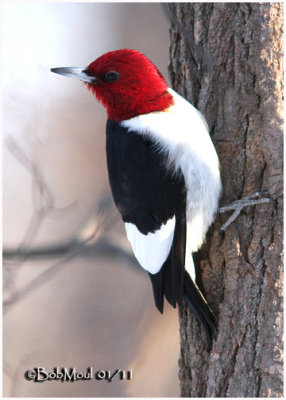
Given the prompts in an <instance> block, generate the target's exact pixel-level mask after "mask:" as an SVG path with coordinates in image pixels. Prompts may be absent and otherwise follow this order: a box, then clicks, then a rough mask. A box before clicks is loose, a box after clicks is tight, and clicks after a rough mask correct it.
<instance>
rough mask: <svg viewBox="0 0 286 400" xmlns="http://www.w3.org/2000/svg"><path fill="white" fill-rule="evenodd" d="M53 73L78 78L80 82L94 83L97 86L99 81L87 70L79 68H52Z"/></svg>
mask: <svg viewBox="0 0 286 400" xmlns="http://www.w3.org/2000/svg"><path fill="white" fill-rule="evenodd" d="M51 71H52V72H55V73H56V74H60V75H64V76H69V77H70V78H76V79H79V80H80V81H83V82H87V83H92V84H93V85H96V84H97V82H98V79H97V78H96V76H94V75H90V74H89V72H88V69H87V68H78V67H62V68H51Z"/></svg>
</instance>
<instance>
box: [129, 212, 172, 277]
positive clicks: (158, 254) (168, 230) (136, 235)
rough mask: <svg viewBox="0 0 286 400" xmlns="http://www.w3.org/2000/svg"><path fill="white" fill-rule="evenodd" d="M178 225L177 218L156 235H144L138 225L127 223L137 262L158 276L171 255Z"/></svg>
mask: <svg viewBox="0 0 286 400" xmlns="http://www.w3.org/2000/svg"><path fill="white" fill-rule="evenodd" d="M175 225H176V218H175V216H174V217H173V218H171V219H169V220H168V221H167V222H166V224H164V225H162V226H161V228H160V229H158V230H157V231H156V232H154V233H148V234H147V235H144V234H143V233H141V232H140V231H139V230H138V229H137V227H136V225H134V224H132V223H130V222H126V223H125V229H126V234H127V238H128V240H129V242H130V243H131V246H132V249H133V252H134V254H135V257H136V258H137V261H138V262H139V264H140V265H141V267H143V268H144V269H146V271H148V272H150V274H156V273H157V272H159V271H160V269H161V267H162V265H163V264H164V262H165V261H166V260H167V258H168V255H169V253H170V250H171V247H172V243H173V238H174V231H175Z"/></svg>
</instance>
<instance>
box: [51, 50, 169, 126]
mask: <svg viewBox="0 0 286 400" xmlns="http://www.w3.org/2000/svg"><path fill="white" fill-rule="evenodd" d="M52 71H53V72H56V73H59V74H62V75H66V76H71V77H75V78H79V79H80V80H82V81H84V82H85V83H86V85H87V86H88V88H89V89H90V90H91V91H92V93H93V94H95V96H96V97H97V99H98V100H99V101H101V102H102V104H103V105H104V107H105V108H106V110H107V115H108V118H109V119H113V120H115V121H122V120H125V119H129V118H132V117H135V116H137V115H141V114H147V113H150V112H153V111H163V110H165V109H167V108H168V107H169V106H170V105H171V104H172V102H173V99H172V96H171V94H169V93H168V92H167V89H168V86H167V84H166V81H165V79H164V78H163V76H162V75H161V73H160V72H159V71H158V69H157V67H156V66H155V65H154V64H153V63H152V62H151V61H150V60H149V59H148V58H147V57H146V56H144V54H142V53H139V52H138V51H136V50H128V49H123V50H115V51H110V52H108V53H106V54H103V55H102V56H101V57H99V58H97V59H96V60H95V61H93V62H92V63H91V64H89V66H88V67H87V68H53V69H52Z"/></svg>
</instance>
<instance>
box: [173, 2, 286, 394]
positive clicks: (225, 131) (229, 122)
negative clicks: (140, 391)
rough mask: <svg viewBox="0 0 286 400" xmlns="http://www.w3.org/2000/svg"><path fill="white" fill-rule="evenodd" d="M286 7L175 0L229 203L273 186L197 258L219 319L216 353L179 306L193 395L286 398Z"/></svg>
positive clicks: (191, 85) (181, 86)
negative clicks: (285, 337)
mask: <svg viewBox="0 0 286 400" xmlns="http://www.w3.org/2000/svg"><path fill="white" fill-rule="evenodd" d="M282 7H283V4H282V3H174V4H169V5H168V8H169V13H170V16H171V21H172V27H171V50H170V52H171V65H170V72H171V79H172V83H173V87H174V88H175V89H176V90H177V91H178V92H179V93H181V94H182V95H183V96H185V97H186V98H188V99H189V100H190V101H191V102H192V103H193V104H194V105H195V106H196V107H198V108H199V109H200V111H201V112H202V113H203V114H204V115H205V117H206V119H207V121H208V123H209V127H210V133H211V136H212V139H213V141H214V144H215V146H216V149H217V152H218V154H219V158H220V162H221V176H222V181H223V195H222V198H221V204H223V205H224V204H229V203H231V202H232V201H234V200H237V199H240V198H242V197H245V196H248V195H251V194H253V193H254V192H263V191H266V192H267V195H268V196H269V197H271V198H272V199H275V201H273V202H271V203H266V204H261V205H257V206H254V207H248V208H245V209H244V210H243V212H242V214H241V215H240V216H239V217H238V219H237V220H236V221H235V222H233V223H232V224H231V225H230V226H229V227H228V228H227V230H226V232H225V234H224V235H222V234H220V233H219V229H220V227H221V225H222V224H223V222H224V221H225V220H226V218H227V215H226V214H222V215H218V217H217V219H216V222H215V224H214V226H213V227H212V229H211V230H210V232H209V234H208V237H207V241H206V244H205V245H204V247H203V248H202V250H201V251H200V252H199V253H198V254H197V255H196V264H197V266H198V267H199V273H200V276H199V284H200V286H201V288H202V290H203V291H204V293H205V294H206V298H207V299H208V302H209V303H210V305H211V306H212V308H213V310H214V312H215V314H216V315H217V317H218V320H219V333H218V337H217V340H216V341H215V342H214V344H213V347H212V351H211V353H208V352H207V350H206V345H205V340H204V338H203V336H204V333H203V331H202V330H201V328H200V327H199V326H198V323H197V321H196V320H195V318H193V317H192V315H191V313H190V311H189V309H188V307H187V306H186V305H183V306H182V307H181V309H180V311H179V314H180V331H181V358H180V373H179V377H180V385H181V395H182V396H187V397H194V396H196V397H203V396H206V397H213V396H214V397H269V396H271V397H279V396H283V391H282V382H283V380H282V379H283V378H282V351H283V347H282V331H283V327H282V306H283V303H282V285H283V279H282V256H281V253H282V206H283V204H282V161H283V157H282V151H283V149H282V145H283V141H282V132H283V128H282V96H283V92H282V90H283V89H282V83H283V82H282V78H283V76H282V74H283V71H282V68H283V64H282V63H283V57H282V49H283V46H282V40H283V36H282V35H283V33H282V28H283V11H282Z"/></svg>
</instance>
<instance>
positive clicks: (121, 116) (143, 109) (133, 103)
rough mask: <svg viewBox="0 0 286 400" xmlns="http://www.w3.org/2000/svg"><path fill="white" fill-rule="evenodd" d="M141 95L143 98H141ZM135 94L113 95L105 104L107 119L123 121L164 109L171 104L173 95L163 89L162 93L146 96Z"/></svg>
mask: <svg viewBox="0 0 286 400" xmlns="http://www.w3.org/2000/svg"><path fill="white" fill-rule="evenodd" d="M142 97H143V98H142ZM142 97H141V96H140V94H139V95H136V96H132V97H131V98H130V97H129V96H128V95H126V96H124V95H121V96H120V98H118V99H117V98H116V96H114V97H113V98H112V99H111V101H110V102H109V103H108V104H106V105H105V107H106V110H107V115H108V119H112V120H113V121H117V122H120V121H123V120H127V119H130V118H133V117H137V116H138V115H142V114H149V113H151V112H155V111H164V110H166V109H167V108H169V107H170V106H171V105H172V104H173V96H172V95H171V94H170V93H169V92H168V91H167V90H165V91H164V92H163V93H160V94H157V95H155V96H154V94H152V96H150V97H147V96H146V94H145V95H144V96H142Z"/></svg>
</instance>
